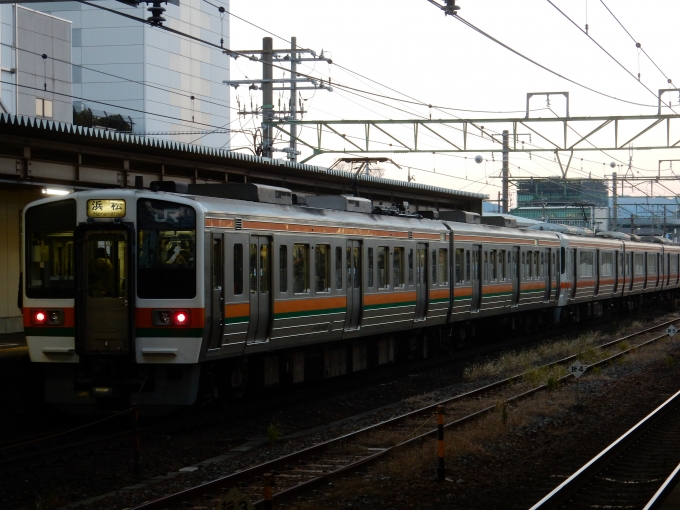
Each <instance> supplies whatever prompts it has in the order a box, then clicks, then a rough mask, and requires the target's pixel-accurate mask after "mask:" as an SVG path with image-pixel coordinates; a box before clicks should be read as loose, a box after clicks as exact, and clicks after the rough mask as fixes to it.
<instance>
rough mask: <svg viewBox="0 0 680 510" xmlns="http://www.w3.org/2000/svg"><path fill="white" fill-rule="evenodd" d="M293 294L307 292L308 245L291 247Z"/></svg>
mask: <svg viewBox="0 0 680 510" xmlns="http://www.w3.org/2000/svg"><path fill="white" fill-rule="evenodd" d="M293 292H294V293H295V294H304V293H305V292H309V245H308V244H294V245H293Z"/></svg>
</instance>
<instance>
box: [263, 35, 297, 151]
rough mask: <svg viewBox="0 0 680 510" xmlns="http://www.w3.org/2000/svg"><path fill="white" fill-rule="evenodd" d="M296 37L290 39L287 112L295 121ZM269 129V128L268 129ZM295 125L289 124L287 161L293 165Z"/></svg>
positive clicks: (295, 146)
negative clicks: (288, 101) (289, 80)
mask: <svg viewBox="0 0 680 510" xmlns="http://www.w3.org/2000/svg"><path fill="white" fill-rule="evenodd" d="M297 59H298V55H297V37H291V38H290V78H291V82H290V104H289V106H288V110H289V111H290V120H291V121H294V120H297V81H295V79H296V78H297ZM268 129H271V127H268ZM297 156H298V150H297V125H296V124H295V123H294V122H291V123H290V152H289V153H288V159H290V160H291V161H292V162H293V163H296V162H297Z"/></svg>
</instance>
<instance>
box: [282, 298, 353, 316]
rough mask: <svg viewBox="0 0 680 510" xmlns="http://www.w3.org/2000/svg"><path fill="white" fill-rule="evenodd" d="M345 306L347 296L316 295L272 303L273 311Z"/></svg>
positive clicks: (289, 311)
mask: <svg viewBox="0 0 680 510" xmlns="http://www.w3.org/2000/svg"><path fill="white" fill-rule="evenodd" d="M345 306H347V296H340V297H321V298H320V297H318V296H316V297H315V298H305V299H290V300H286V301H276V302H275V303H274V313H291V312H305V311H308V310H309V311H311V310H326V309H328V308H343V307H345Z"/></svg>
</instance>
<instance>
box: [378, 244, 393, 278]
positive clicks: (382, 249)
mask: <svg viewBox="0 0 680 510" xmlns="http://www.w3.org/2000/svg"><path fill="white" fill-rule="evenodd" d="M388 254H389V252H388V250H387V247H386V246H378V264H377V265H378V288H379V289H387V288H389V286H390V282H389V281H388V276H389V275H388V273H387V258H388Z"/></svg>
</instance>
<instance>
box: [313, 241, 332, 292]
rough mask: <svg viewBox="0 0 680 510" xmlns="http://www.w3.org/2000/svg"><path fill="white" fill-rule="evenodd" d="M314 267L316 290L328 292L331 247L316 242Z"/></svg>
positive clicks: (329, 286) (329, 285)
mask: <svg viewBox="0 0 680 510" xmlns="http://www.w3.org/2000/svg"><path fill="white" fill-rule="evenodd" d="M314 269H315V272H316V286H315V288H316V292H328V291H330V289H331V247H330V246H329V245H327V244H317V245H316V248H315V251H314Z"/></svg>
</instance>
